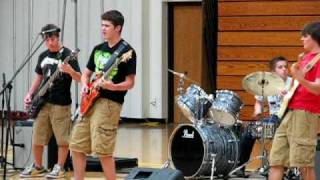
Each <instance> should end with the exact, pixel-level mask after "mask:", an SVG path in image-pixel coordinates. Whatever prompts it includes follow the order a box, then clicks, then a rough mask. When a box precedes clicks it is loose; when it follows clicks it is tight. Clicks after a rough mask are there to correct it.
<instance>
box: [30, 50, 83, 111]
mask: <svg viewBox="0 0 320 180" xmlns="http://www.w3.org/2000/svg"><path fill="white" fill-rule="evenodd" d="M70 54H71V50H70V49H68V48H65V47H64V48H62V49H61V50H60V51H59V52H50V51H49V50H46V51H44V52H43V53H41V54H40V55H39V59H38V63H37V66H36V69H35V72H36V73H38V74H40V75H43V78H44V80H43V83H42V85H43V84H44V83H45V82H46V81H47V80H48V79H49V78H50V77H51V76H52V74H53V73H54V72H55V71H56V69H57V68H58V64H59V63H62V62H63V60H64V59H65V58H66V57H67V56H69V55H70ZM69 64H70V66H71V67H72V68H73V69H74V70H75V71H77V72H80V68H79V63H78V61H77V60H70V61H69ZM71 82H72V77H71V76H70V75H69V74H67V73H62V72H60V74H59V75H58V77H57V79H56V80H55V81H53V83H52V84H51V86H50V88H49V89H48V91H47V93H46V94H45V95H44V98H45V99H46V101H47V102H49V103H52V104H57V105H69V104H71V92H70V87H71Z"/></svg>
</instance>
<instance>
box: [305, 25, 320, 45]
mask: <svg viewBox="0 0 320 180" xmlns="http://www.w3.org/2000/svg"><path fill="white" fill-rule="evenodd" d="M301 35H302V36H306V35H310V36H311V38H312V39H313V40H315V41H316V42H317V43H318V45H320V22H312V23H309V24H306V25H305V26H304V27H303V29H302V31H301Z"/></svg>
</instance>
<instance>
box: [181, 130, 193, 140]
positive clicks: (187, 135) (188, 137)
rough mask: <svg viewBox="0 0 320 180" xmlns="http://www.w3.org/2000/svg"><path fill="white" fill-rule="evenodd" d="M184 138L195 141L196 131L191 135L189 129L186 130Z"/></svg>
mask: <svg viewBox="0 0 320 180" xmlns="http://www.w3.org/2000/svg"><path fill="white" fill-rule="evenodd" d="M182 138H187V139H193V138H194V131H192V133H189V132H188V129H184V130H183V135H182Z"/></svg>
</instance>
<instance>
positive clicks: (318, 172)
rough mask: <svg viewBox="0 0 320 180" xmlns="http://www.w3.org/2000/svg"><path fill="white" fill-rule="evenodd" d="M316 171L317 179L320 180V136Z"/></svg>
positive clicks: (319, 137)
mask: <svg viewBox="0 0 320 180" xmlns="http://www.w3.org/2000/svg"><path fill="white" fill-rule="evenodd" d="M314 170H315V171H316V179H320V136H319V135H318V143H317V151H316V159H315V166H314Z"/></svg>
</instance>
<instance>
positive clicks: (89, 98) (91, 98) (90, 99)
mask: <svg viewBox="0 0 320 180" xmlns="http://www.w3.org/2000/svg"><path fill="white" fill-rule="evenodd" d="M132 52H133V50H132V49H130V50H129V51H127V52H126V53H124V54H122V56H121V57H120V58H117V59H115V61H114V62H113V64H112V65H111V66H110V64H107V68H106V71H104V72H103V73H102V75H99V78H97V79H96V80H95V81H93V82H91V83H89V84H88V88H89V93H88V94H85V95H82V97H81V104H80V115H81V116H83V115H85V114H86V113H87V112H88V110H89V109H90V108H91V107H92V106H93V104H94V102H95V101H96V100H97V99H98V98H99V95H100V92H99V88H97V87H96V86H95V82H98V81H99V80H100V78H103V79H104V80H107V79H109V77H108V75H109V74H110V73H111V71H112V69H113V68H114V67H116V66H118V65H119V64H120V63H121V62H127V61H128V60H129V59H130V58H131V57H132ZM104 69H105V68H104Z"/></svg>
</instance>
